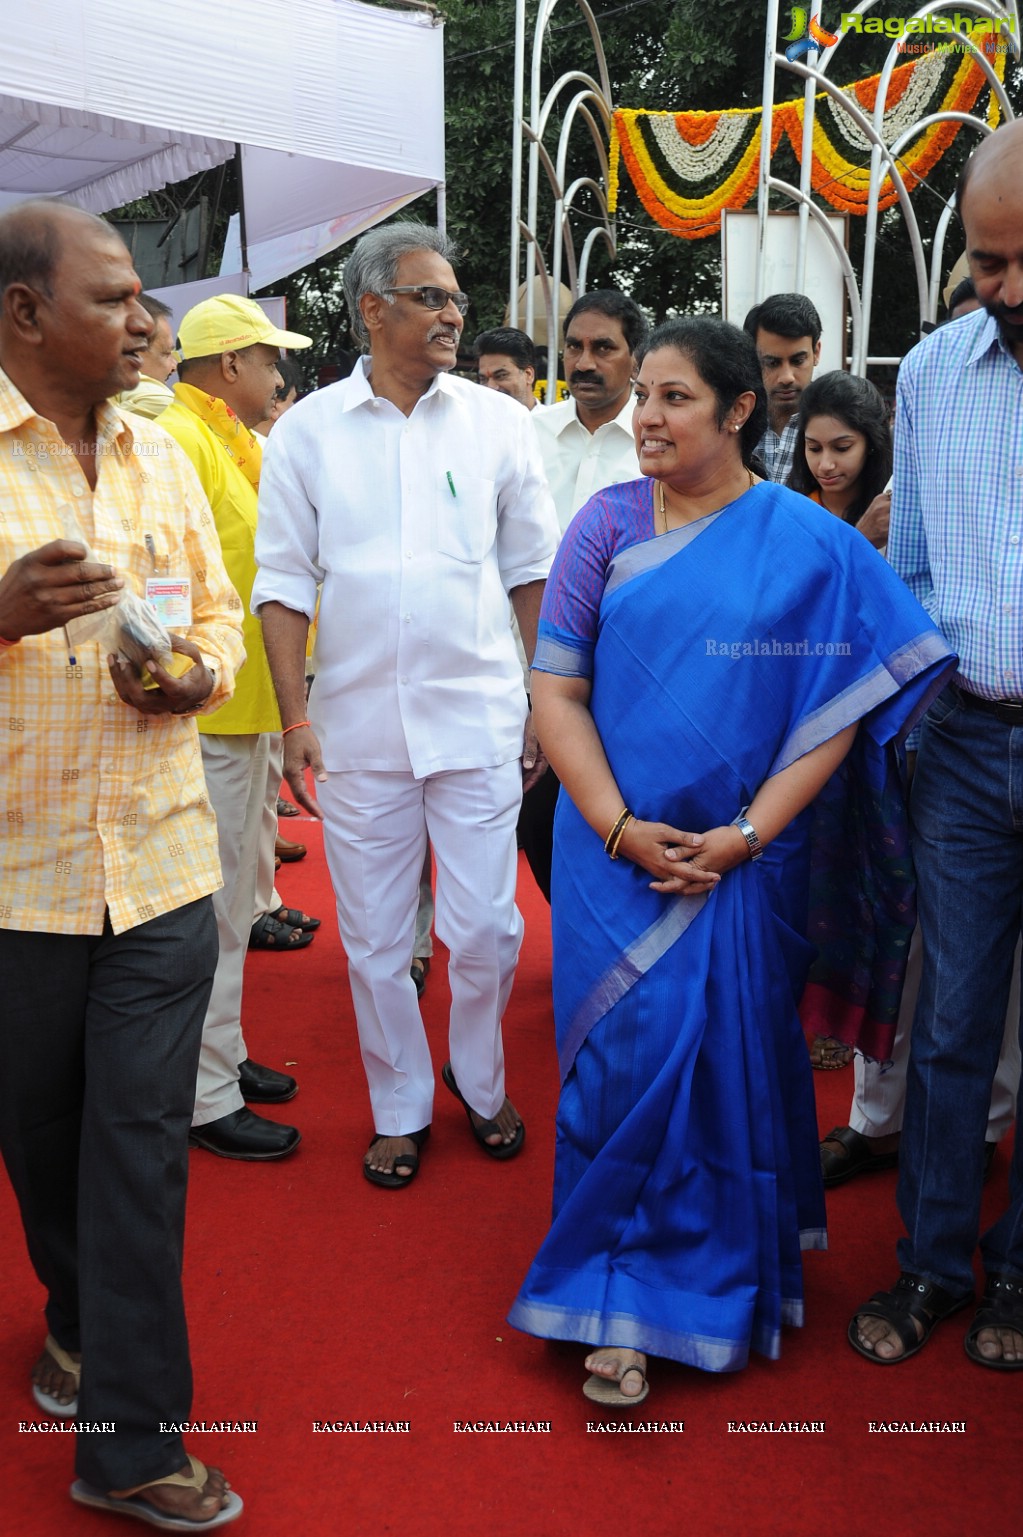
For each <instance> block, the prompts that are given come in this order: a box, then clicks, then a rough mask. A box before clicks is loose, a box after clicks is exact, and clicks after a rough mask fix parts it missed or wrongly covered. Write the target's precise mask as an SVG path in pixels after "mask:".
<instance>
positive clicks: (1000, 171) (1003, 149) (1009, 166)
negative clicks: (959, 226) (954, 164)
mask: <svg viewBox="0 0 1023 1537" xmlns="http://www.w3.org/2000/svg"><path fill="white" fill-rule="evenodd" d="M1021 169H1023V118H1019V117H1017V118H1014V119H1013V120H1012V122H1011V123H1005V124H1003V125H1002V127H1001V128H998V129H996V130H995V132H994V133H991V134H988V135H987V137H986V138H984V139H982V140H981V141H980V143H979V144H978V145H977V148H976V149H975V150H974V151H973V154H972V155H971V156H970V158H969V160H967V162H966V164H965V165H964V166H963V169H962V171H961V172H960V173H959V185H958V186H957V188H956V207H957V209H958V211H959V217H960V219H961V220H963V222H964V224H965V204H966V200H967V192H968V190H969V189H970V188H971V187H976V186H978V185H981V184H983V183H984V181H985V180H986V179H988V180H989V179H990V178H992V177H1002V176H1008V175H1010V174H1012V175H1014V176H1015V179H1016V180H1017V181H1018V180H1019V179H1020V174H1021Z"/></svg>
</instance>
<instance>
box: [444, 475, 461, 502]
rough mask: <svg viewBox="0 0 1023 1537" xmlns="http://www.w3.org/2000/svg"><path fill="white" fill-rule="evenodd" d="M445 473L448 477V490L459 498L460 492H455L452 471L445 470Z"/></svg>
mask: <svg viewBox="0 0 1023 1537" xmlns="http://www.w3.org/2000/svg"><path fill="white" fill-rule="evenodd" d="M444 473H445V474H446V475H447V478H448V490H449V491H450V492H451V495H452V496H454V497H457V496H458V492H457V491H456V490H455V482H454V477H453V476H452V474H451V471H450V470H445V472H444Z"/></svg>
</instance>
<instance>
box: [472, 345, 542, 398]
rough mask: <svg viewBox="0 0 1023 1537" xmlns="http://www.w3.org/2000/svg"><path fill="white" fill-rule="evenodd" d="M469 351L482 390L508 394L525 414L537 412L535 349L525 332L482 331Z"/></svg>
mask: <svg viewBox="0 0 1023 1537" xmlns="http://www.w3.org/2000/svg"><path fill="white" fill-rule="evenodd" d="M472 350H473V352H474V353H475V354H476V377H477V378H478V379H479V381H480V383H481V384H482V385H483V387H484V389H488V390H497V391H498V393H499V394H501V395H510V396H511V398H512V400H517V401H518V403H519V405H520V406H525V408H526V410H527V411H535V410H536V407H537V404H538V401H537V398H536V396H535V395H534V393H533V385H534V384H535V383H536V348H535V347H534V346H533V343H532V340H531V339H530V337H528V336H527V335H526V333H525V331H519V330H518V329H517V328H516V327H515V326H498V327H497V328H496V329H495V330H493V331H481V332H480V334H479V336H477V338H476V340H475V342H473V348H472Z"/></svg>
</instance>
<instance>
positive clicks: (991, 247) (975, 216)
mask: <svg viewBox="0 0 1023 1537" xmlns="http://www.w3.org/2000/svg"><path fill="white" fill-rule="evenodd" d="M1021 168H1023V120H1020V119H1016V120H1014V121H1013V122H1011V123H1006V124H1005V126H1004V127H1002V128H999V129H997V130H996V132H995V133H993V134H991V135H990V137H988V138H986V139H985V140H984V142H983V143H982V144H981V145H979V146H978V148H977V149H976V150H974V152H973V154H972V155H971V156H970V159H969V160H968V161H967V164H966V168H965V170H964V171H963V174H962V176H961V178H960V181H959V214H960V217H961V219H962V221H963V229H964V230H965V231H966V256H967V259H968V261H969V264H970V277H971V278H972V279H973V286H974V288H975V289H976V290H977V298H978V299H979V300H980V302H981V304H982V305H983V306H984V308H985V309H986V310H987V312H988V314H989V315H993V316H994V318H995V320H996V321H997V322H998V327H999V330H1000V331H1001V333H1002V338H1003V340H1004V342H1005V344H1006V346H1008V347H1009V348H1010V349H1011V351H1012V352H1013V353H1014V354H1015V356H1016V358H1017V359H1018V360H1019V361H1021V362H1023V175H1021V174H1020V173H1021Z"/></svg>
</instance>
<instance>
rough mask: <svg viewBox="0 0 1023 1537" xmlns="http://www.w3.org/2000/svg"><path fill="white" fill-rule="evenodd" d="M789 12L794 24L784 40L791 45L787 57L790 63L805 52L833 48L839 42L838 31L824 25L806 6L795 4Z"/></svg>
mask: <svg viewBox="0 0 1023 1537" xmlns="http://www.w3.org/2000/svg"><path fill="white" fill-rule="evenodd" d="M789 14H790V15H791V17H792V25H791V27H790V28H789V30H788V32H786V34H785V37H784V39H783V41H784V42H786V43H788V45H789V46H788V47H787V48H786V50H785V57H786V58H787V59H788V60H789V62H790V63H793V64H794V63H795V62H796V60H797V59H801V58H802V57H803V55H804V53H810V52H811V51H813V52H816V53H822V52H823V51H824V49H825V48H831V47H833V46H834V44H835V43H837V42H838V33H837V32H829V31H828V30H827V28H826V27H822V26H821V24H820V22H819V21H818V20H817V18H816V16H811V15H810V12H809V11H808V10H807V9H806V7H805V6H803V5H794V6H793V7H792V9H791V11H790V13H789Z"/></svg>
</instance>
